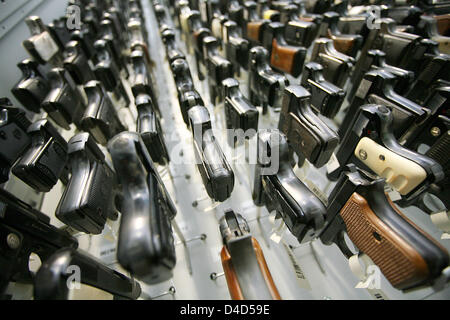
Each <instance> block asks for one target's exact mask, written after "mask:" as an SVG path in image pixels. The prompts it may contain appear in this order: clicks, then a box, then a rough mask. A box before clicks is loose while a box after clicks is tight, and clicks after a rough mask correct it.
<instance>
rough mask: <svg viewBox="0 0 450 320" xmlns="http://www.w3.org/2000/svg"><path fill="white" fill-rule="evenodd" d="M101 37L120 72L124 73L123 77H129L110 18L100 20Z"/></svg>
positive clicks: (120, 44) (118, 39) (119, 42)
mask: <svg viewBox="0 0 450 320" xmlns="http://www.w3.org/2000/svg"><path fill="white" fill-rule="evenodd" d="M100 33H101V35H102V36H101V39H102V40H103V41H105V42H107V43H108V46H109V48H110V52H111V53H112V56H113V57H114V58H113V59H114V61H115V62H116V64H117V67H118V68H119V70H120V71H121V72H123V73H124V75H125V78H128V77H129V72H128V68H127V61H126V59H125V57H124V56H123V55H122V49H123V47H122V46H123V44H122V43H121V40H120V38H119V36H118V31H117V30H116V29H115V27H114V23H113V22H112V21H111V20H110V19H103V20H102V21H101V22H100Z"/></svg>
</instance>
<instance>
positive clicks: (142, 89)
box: [130, 50, 161, 114]
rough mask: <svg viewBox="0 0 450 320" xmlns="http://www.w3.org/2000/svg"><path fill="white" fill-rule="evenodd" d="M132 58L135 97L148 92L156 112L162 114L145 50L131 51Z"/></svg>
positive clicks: (132, 83)
mask: <svg viewBox="0 0 450 320" xmlns="http://www.w3.org/2000/svg"><path fill="white" fill-rule="evenodd" d="M130 59H131V63H132V67H133V78H132V81H131V91H132V92H133V96H134V98H136V97H137V96H138V95H140V94H148V95H149V96H150V97H151V98H152V101H153V104H154V106H155V112H157V113H158V114H161V109H160V108H159V104H158V99H157V97H156V93H155V90H154V88H153V79H152V77H151V74H150V66H149V64H148V61H146V58H145V54H144V52H143V51H142V50H135V51H133V52H131V55H130Z"/></svg>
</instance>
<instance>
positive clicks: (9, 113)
mask: <svg viewBox="0 0 450 320" xmlns="http://www.w3.org/2000/svg"><path fill="white" fill-rule="evenodd" d="M30 125H31V122H30V120H28V118H27V117H26V115H25V112H24V111H22V110H20V109H19V108H16V107H13V106H12V105H11V102H10V101H9V99H8V98H2V99H0V137H1V140H0V146H1V150H2V152H1V153H0V184H3V183H5V182H7V181H8V180H9V172H10V171H11V167H12V166H13V165H14V163H15V162H16V161H17V160H18V159H19V158H20V157H21V156H22V155H23V154H24V153H25V152H26V151H27V150H28V148H29V146H30V145H31V136H30V135H29V134H28V128H29V127H30Z"/></svg>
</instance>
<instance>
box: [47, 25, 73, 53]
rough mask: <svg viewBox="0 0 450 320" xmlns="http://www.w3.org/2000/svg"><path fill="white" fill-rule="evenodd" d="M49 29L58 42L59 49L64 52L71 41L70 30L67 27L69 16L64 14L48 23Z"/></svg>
mask: <svg viewBox="0 0 450 320" xmlns="http://www.w3.org/2000/svg"><path fill="white" fill-rule="evenodd" d="M47 29H48V31H49V32H50V34H51V35H52V38H53V39H55V41H56V43H57V44H58V46H59V50H60V51H61V52H63V51H64V48H65V47H66V45H67V43H68V42H69V41H70V31H69V30H68V29H67V17H66V16H62V17H59V18H58V19H54V20H53V21H52V22H51V23H49V24H48V25H47Z"/></svg>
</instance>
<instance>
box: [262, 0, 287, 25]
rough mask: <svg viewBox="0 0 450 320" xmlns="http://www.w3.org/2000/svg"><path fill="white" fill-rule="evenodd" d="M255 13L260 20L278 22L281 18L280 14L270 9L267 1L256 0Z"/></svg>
mask: <svg viewBox="0 0 450 320" xmlns="http://www.w3.org/2000/svg"><path fill="white" fill-rule="evenodd" d="M256 12H257V13H258V15H259V16H260V17H261V18H263V19H265V20H270V21H274V22H279V21H280V17H281V15H280V12H279V11H277V10H273V9H271V8H270V6H269V3H268V1H267V0H258V2H257V5H256Z"/></svg>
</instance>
